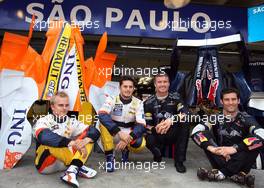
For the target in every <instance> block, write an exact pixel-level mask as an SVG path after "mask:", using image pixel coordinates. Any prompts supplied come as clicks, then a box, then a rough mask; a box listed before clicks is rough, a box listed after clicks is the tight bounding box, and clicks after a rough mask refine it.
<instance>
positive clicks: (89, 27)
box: [0, 0, 247, 39]
mask: <svg viewBox="0 0 264 188" xmlns="http://www.w3.org/2000/svg"><path fill="white" fill-rule="evenodd" d="M33 14H35V15H36V19H37V21H38V23H37V24H36V25H35V27H34V29H35V30H37V31H42V30H46V29H47V27H48V23H49V20H52V19H59V18H60V19H64V20H67V21H69V22H71V23H72V24H78V25H79V27H81V30H82V32H83V33H84V34H102V33H103V32H104V31H107V32H108V34H109V35H117V36H137V37H139V36H140V37H154V38H184V39H204V38H205V33H211V37H212V38H215V37H222V36H226V35H231V34H235V33H237V32H241V33H242V34H243V36H244V38H245V39H247V9H246V8H234V7H223V6H203V5H194V4H190V5H188V6H186V7H183V8H181V9H175V10H172V9H167V8H166V7H165V6H164V5H163V2H162V1H160V2H158V1H155V2H153V1H152V0H133V1H132V0H130V1H124V0H78V1H77V0H76V1H69V0H68V1H66V0H23V1H17V0H16V1H15V0H4V1H2V2H0V17H1V19H0V28H1V29H15V30H27V29H28V23H29V22H30V20H31V17H32V15H33Z"/></svg>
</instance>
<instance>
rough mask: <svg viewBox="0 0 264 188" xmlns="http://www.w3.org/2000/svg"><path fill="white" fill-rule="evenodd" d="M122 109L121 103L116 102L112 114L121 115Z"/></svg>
mask: <svg viewBox="0 0 264 188" xmlns="http://www.w3.org/2000/svg"><path fill="white" fill-rule="evenodd" d="M122 111H123V105H122V104H116V105H115V107H114V109H113V115H114V116H122Z"/></svg>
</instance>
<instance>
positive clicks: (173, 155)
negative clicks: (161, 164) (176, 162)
mask: <svg viewBox="0 0 264 188" xmlns="http://www.w3.org/2000/svg"><path fill="white" fill-rule="evenodd" d="M174 145H175V144H172V158H173V159H174V157H175V156H174V150H175V149H174V148H175V147H174Z"/></svg>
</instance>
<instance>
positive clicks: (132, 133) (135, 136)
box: [129, 132, 137, 140]
mask: <svg viewBox="0 0 264 188" xmlns="http://www.w3.org/2000/svg"><path fill="white" fill-rule="evenodd" d="M129 135H130V136H131V137H132V138H133V140H136V139H137V135H136V134H135V133H134V132H131V133H130V134H129Z"/></svg>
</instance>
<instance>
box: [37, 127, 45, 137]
mask: <svg viewBox="0 0 264 188" xmlns="http://www.w3.org/2000/svg"><path fill="white" fill-rule="evenodd" d="M43 129H45V128H40V129H38V130H37V131H36V138H37V139H38V135H39V133H40V132H41V131H42V130H43Z"/></svg>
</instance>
